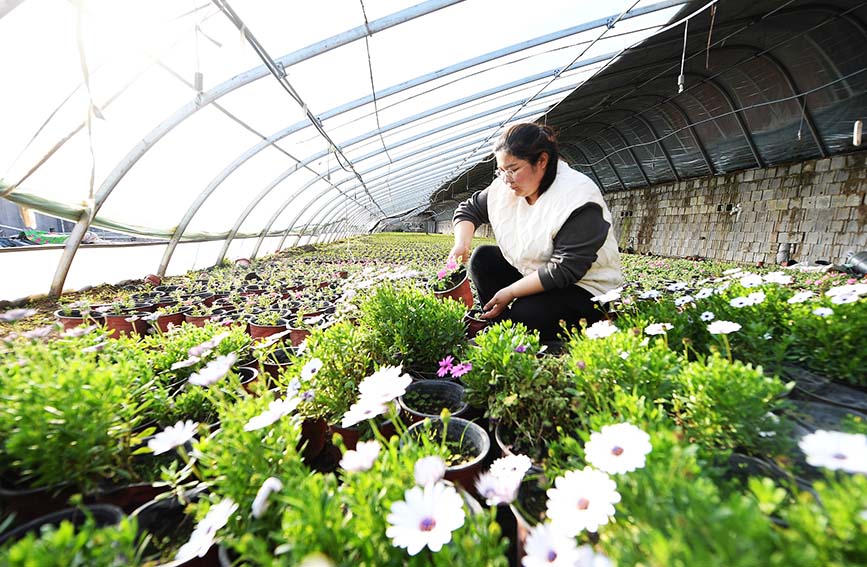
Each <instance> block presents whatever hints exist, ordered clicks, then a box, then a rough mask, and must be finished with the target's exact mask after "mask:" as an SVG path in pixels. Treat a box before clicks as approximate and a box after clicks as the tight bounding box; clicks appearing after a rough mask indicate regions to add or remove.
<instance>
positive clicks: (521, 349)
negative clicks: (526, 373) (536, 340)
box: [515, 345, 527, 352]
mask: <svg viewBox="0 0 867 567" xmlns="http://www.w3.org/2000/svg"><path fill="white" fill-rule="evenodd" d="M515 352H527V345H518V346H516V347H515Z"/></svg>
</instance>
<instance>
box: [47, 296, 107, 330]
mask: <svg viewBox="0 0 867 567" xmlns="http://www.w3.org/2000/svg"><path fill="white" fill-rule="evenodd" d="M97 307H99V306H96V305H91V304H90V302H89V301H86V300H83V301H76V302H74V303H68V304H65V305H61V306H60V309H58V310H57V311H55V312H54V316H55V317H56V318H57V320H58V321H60V323H61V324H62V325H63V328H64V329H65V330H69V329H74V328H75V327H78V326H79V325H83V324H90V325H102V324H103V323H105V317H104V316H103V314H102V313H101V312H100V311H98V310H97Z"/></svg>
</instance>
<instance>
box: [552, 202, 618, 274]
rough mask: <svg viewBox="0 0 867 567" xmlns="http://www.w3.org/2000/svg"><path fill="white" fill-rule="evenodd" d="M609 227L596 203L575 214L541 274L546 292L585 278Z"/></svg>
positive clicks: (555, 240) (567, 222) (560, 234)
mask: <svg viewBox="0 0 867 567" xmlns="http://www.w3.org/2000/svg"><path fill="white" fill-rule="evenodd" d="M610 227H611V225H610V224H609V223H608V221H606V220H605V219H604V218H603V217H602V207H600V206H599V205H597V204H596V203H587V204H586V205H584V206H582V207H579V208H577V209H575V210H574V211H572V214H571V215H569V218H567V219H566V222H564V223H563V226H562V227H560V231H559V232H558V233H557V235H556V236H555V237H554V252H553V254H552V255H551V259H550V260H548V263H547V264H546V265H544V266H542V267H541V268H539V270H538V273H539V279H540V280H542V287H544V288H545V291H549V290H552V289H560V288H565V287H567V286H570V285H572V284H574V283H575V282H577V281H578V280H580V279H581V278H583V277H584V274H586V273H587V270H589V269H590V266H591V265H592V264H593V262H595V261H596V258H597V254H596V253H597V252H598V251H599V249H600V248H602V245H603V244H605V239H606V238H608V229H609V228H610Z"/></svg>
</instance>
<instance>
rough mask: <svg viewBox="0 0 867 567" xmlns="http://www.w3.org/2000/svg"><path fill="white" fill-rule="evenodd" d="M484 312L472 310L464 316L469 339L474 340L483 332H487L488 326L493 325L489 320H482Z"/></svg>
mask: <svg viewBox="0 0 867 567" xmlns="http://www.w3.org/2000/svg"><path fill="white" fill-rule="evenodd" d="M481 315H482V310H481V309H475V308H474V309H470V310H469V311H467V314H466V315H464V323H465V324H466V326H467V338H468V339H472V338H474V337H475V336H476V335H478V334H479V333H481V332H482V331H483V330H485V329H486V328H487V327H488V325H490V324H491V322H490V321H488V320H487V319H482V318H481Z"/></svg>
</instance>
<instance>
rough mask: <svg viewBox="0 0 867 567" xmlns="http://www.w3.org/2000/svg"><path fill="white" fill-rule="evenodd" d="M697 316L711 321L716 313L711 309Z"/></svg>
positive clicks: (705, 320)
mask: <svg viewBox="0 0 867 567" xmlns="http://www.w3.org/2000/svg"><path fill="white" fill-rule="evenodd" d="M699 318H700V319H701V320H702V321H704V322H705V323H706V322H708V321H713V320H714V319H715V318H716V315H714V314H713V312H712V311H705V312H704V313H702V314H701V315H699Z"/></svg>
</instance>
